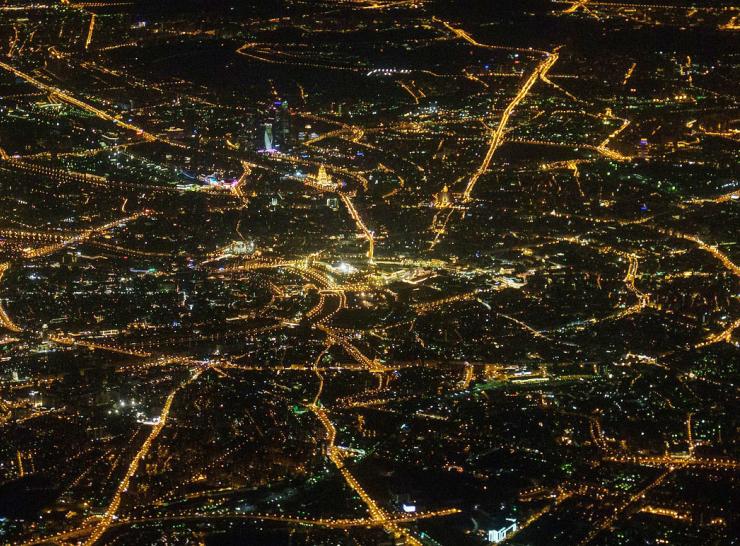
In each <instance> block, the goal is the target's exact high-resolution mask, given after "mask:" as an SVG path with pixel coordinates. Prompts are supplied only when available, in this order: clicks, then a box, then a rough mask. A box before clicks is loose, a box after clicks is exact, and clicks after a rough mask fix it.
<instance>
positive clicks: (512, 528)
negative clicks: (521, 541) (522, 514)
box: [488, 518, 517, 544]
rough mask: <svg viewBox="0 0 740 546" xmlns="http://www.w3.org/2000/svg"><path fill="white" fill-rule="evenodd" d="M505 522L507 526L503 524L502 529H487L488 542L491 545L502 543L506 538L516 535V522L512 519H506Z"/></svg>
mask: <svg viewBox="0 0 740 546" xmlns="http://www.w3.org/2000/svg"><path fill="white" fill-rule="evenodd" d="M506 522H507V524H504V525H503V527H500V528H498V529H489V531H488V541H489V542H490V543H491V544H498V543H499V542H503V541H504V540H505V539H506V538H507V537H508V536H510V535H512V534H514V533H516V530H517V525H516V520H515V519H513V518H506Z"/></svg>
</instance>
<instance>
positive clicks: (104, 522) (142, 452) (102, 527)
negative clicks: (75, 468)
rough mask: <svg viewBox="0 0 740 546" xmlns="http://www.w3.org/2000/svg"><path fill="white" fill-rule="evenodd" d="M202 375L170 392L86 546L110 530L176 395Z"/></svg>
mask: <svg viewBox="0 0 740 546" xmlns="http://www.w3.org/2000/svg"><path fill="white" fill-rule="evenodd" d="M201 373H202V370H197V371H195V372H194V373H193V374H192V375H191V376H190V377H189V378H188V379H186V380H185V381H183V382H182V383H180V384H179V385H178V386H177V387H175V389H173V390H172V391H171V392H170V394H169V395H168V396H167V399H166V400H165V403H164V406H163V407H162V412H161V413H160V414H159V422H158V423H157V424H156V425H154V427H153V428H152V431H151V432H150V433H149V436H147V438H146V440H144V443H143V444H142V445H141V447H140V448H139V451H137V452H136V455H134V458H133V460H132V461H131V464H129V467H128V470H127V471H126V474H125V475H124V477H123V479H122V480H121V482H120V483H119V484H118V487H117V488H116V492H115V494H114V495H113V499H112V500H111V502H110V504H109V505H108V508H107V510H106V511H105V513H104V514H103V517H102V519H101V520H100V522H99V523H98V524H97V525H96V526H95V528H94V529H93V531H92V534H91V535H90V537H89V538H88V539H87V540H86V541H85V542H84V546H92V545H93V544H95V543H96V542H97V541H98V540H99V539H100V537H102V536H103V534H104V533H105V532H106V531H107V530H108V528H109V527H110V524H111V522H112V521H113V518H114V516H115V515H116V512H118V508H119V506H120V504H121V496H122V495H123V493H125V492H126V491H127V490H128V486H129V483H130V482H131V478H133V477H134V475H135V474H136V471H137V470H138V469H139V464H140V463H141V461H142V459H143V458H144V457H146V455H147V454H148V453H149V450H150V449H151V447H152V444H153V443H154V441H155V440H156V439H157V436H159V433H160V432H162V429H163V428H164V427H165V425H166V424H167V418H168V417H169V414H170V408H171V407H172V401H173V400H174V399H175V395H176V394H177V393H178V392H179V391H180V389H182V388H183V387H185V386H187V385H189V384H190V383H192V382H193V381H195V380H196V379H197V378H198V377H199V376H200V374H201Z"/></svg>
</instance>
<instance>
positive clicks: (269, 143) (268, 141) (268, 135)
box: [262, 123, 275, 151]
mask: <svg viewBox="0 0 740 546" xmlns="http://www.w3.org/2000/svg"><path fill="white" fill-rule="evenodd" d="M262 127H263V128H264V142H265V150H266V151H270V150H274V149H275V147H274V140H273V135H272V123H264V124H263V125H262Z"/></svg>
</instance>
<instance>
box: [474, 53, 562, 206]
mask: <svg viewBox="0 0 740 546" xmlns="http://www.w3.org/2000/svg"><path fill="white" fill-rule="evenodd" d="M557 60H558V54H557V51H553V52H552V53H549V54H547V57H546V58H545V59H544V60H543V61H542V62H540V63H539V64H538V65H537V67H536V68H535V69H534V70H533V71H532V74H530V76H529V78H527V80H526V81H525V82H524V85H523V86H522V87H521V88H520V89H519V92H518V93H517V94H516V96H515V97H514V98H513V99H512V100H511V102H509V104H508V106H507V107H506V109H505V110H504V113H503V114H502V116H501V119H500V120H499V123H498V125H497V126H496V128H495V129H494V130H492V131H491V140H490V143H489V145H488V151H487V152H486V155H485V157H484V158H483V162H482V163H481V165H480V167H478V169H477V170H476V171H475V173H473V176H471V177H470V180H469V181H468V184H467V186H466V187H465V191H464V192H463V199H464V200H465V201H469V200H470V195H471V193H472V192H473V189H474V188H475V184H476V183H477V182H478V179H479V178H480V177H481V176H483V174H485V173H486V171H488V168H489V167H490V165H491V160H492V159H493V154H495V153H496V150H497V149H498V148H499V146H500V145H501V143H502V142H503V138H504V131H505V129H506V125H507V124H508V122H509V118H510V117H511V115H512V113H513V112H514V110H515V109H516V107H517V106H518V105H519V103H520V102H522V101H523V100H524V98H525V97H526V96H527V94H528V93H529V91H530V89H532V86H533V85H534V84H535V82H536V81H537V80H538V79H540V78H541V77H542V76H543V75H546V74H547V72H548V71H549V70H550V69H551V68H552V67H553V65H554V64H555V63H556V62H557Z"/></svg>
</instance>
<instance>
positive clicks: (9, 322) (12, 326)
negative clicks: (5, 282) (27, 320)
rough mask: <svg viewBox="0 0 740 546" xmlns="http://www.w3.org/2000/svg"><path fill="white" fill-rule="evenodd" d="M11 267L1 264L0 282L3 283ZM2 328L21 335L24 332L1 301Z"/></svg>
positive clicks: (0, 316)
mask: <svg viewBox="0 0 740 546" xmlns="http://www.w3.org/2000/svg"><path fill="white" fill-rule="evenodd" d="M9 267H10V264H9V263H2V264H0V282H2V279H3V275H5V272H6V271H7V270H8V268H9ZM0 326H2V327H3V328H5V329H6V330H10V331H11V332H15V333H20V332H22V331H23V329H22V328H21V327H20V326H18V325H17V324H16V323H15V322H13V319H11V318H10V316H9V315H8V313H7V312H6V311H5V307H4V306H3V304H2V301H1V300H0Z"/></svg>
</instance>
